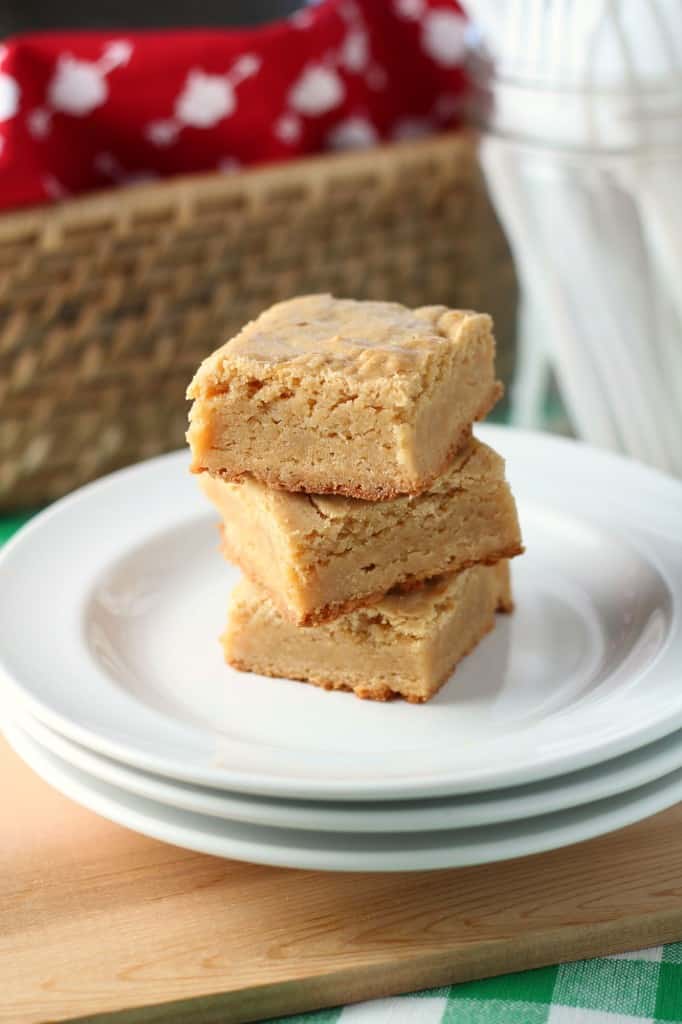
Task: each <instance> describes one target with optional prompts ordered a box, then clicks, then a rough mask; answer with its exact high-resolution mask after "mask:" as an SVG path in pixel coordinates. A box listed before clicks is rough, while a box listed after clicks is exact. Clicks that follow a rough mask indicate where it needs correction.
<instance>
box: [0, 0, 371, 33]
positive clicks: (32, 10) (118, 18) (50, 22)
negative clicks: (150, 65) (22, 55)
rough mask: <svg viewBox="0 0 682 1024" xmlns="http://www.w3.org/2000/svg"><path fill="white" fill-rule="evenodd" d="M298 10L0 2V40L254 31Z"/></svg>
mask: <svg viewBox="0 0 682 1024" xmlns="http://www.w3.org/2000/svg"><path fill="white" fill-rule="evenodd" d="M379 2H381V0H379ZM302 6H303V3H302V0H191V2H188V0H57V2H55V0H0V37H2V36H8V35H15V34H16V33H18V32H35V31H38V30H47V29H70V28H96V29H126V28H160V27H164V28H165V27H168V28H171V27H174V26H201V25H226V26H227V25H253V24H256V23H258V22H260V21H269V20H272V19H274V18H282V17H285V16H286V15H287V14H290V13H291V12H292V11H295V10H296V9H297V8H298V7H302Z"/></svg>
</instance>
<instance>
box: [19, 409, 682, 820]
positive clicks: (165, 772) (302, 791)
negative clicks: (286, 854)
mask: <svg viewBox="0 0 682 1024" xmlns="http://www.w3.org/2000/svg"><path fill="white" fill-rule="evenodd" d="M480 434H481V435H482V439H483V440H484V441H486V440H487V441H491V443H493V445H496V444H497V443H498V440H497V439H499V440H500V442H501V446H502V448H503V450H504V438H505V437H506V438H509V437H511V436H512V435H513V436H514V437H515V438H517V439H518V441H519V443H521V444H524V445H528V444H531V445H535V446H538V445H540V446H542V445H549V446H550V447H555V446H560V447H564V448H565V449H566V450H571V451H573V452H575V451H576V449H578V448H579V449H580V451H581V452H582V453H583V454H585V455H589V456H590V457H591V458H594V459H597V460H598V461H600V462H602V463H604V464H609V465H611V464H616V465H618V466H619V467H621V468H622V469H624V470H625V471H626V472H628V473H632V472H635V473H637V474H641V475H642V476H643V477H644V478H646V479H647V480H648V481H649V482H651V483H653V484H656V485H658V486H664V487H666V488H668V489H670V488H671V487H672V488H673V489H674V490H675V492H676V497H677V498H678V500H682V484H681V483H680V482H679V481H677V480H675V479H674V478H672V477H669V476H667V475H666V474H664V473H661V472H660V471H658V470H655V469H652V468H651V467H648V466H642V465H640V464H637V463H634V461H633V460H631V459H628V458H627V457H624V456H621V455H618V454H615V453H612V452H607V451H603V450H599V449H595V448H592V447H591V446H589V445H586V444H584V443H583V442H578V441H575V440H573V439H570V438H564V437H558V436H556V435H551V434H543V433H539V432H532V431H527V430H518V429H516V428H513V427H506V426H500V425H490V424H488V425H485V426H484V427H483V429H482V430H480ZM187 458H188V456H187V452H186V451H185V450H184V449H181V450H180V451H178V452H171V453H166V454H164V455H160V456H156V457H154V458H153V459H150V460H147V461H145V462H141V463H137V464H135V465H133V466H128V467H124V468H123V469H120V470H117V471H115V472H114V473H112V474H109V475H107V476H105V477H102V478H101V479H99V480H97V481H93V482H91V483H89V484H86V485H85V486H84V487H82V488H80V489H79V490H77V491H75V492H73V493H72V494H70V495H67V496H66V497H64V498H62V499H60V500H59V501H57V502H55V503H54V505H51V506H50V507H48V508H47V509H45V510H44V511H43V512H41V513H39V514H38V515H37V516H36V517H35V518H34V519H32V520H31V521H30V522H29V523H27V524H26V525H25V526H24V527H23V528H22V529H21V530H19V531H18V533H17V534H16V536H15V537H14V538H12V539H11V540H10V541H9V542H8V543H7V544H6V545H5V546H4V547H3V549H2V551H1V552H0V570H1V569H2V568H3V567H4V564H5V561H6V560H7V559H8V558H9V557H11V556H12V554H13V552H14V550H15V549H16V548H17V547H18V546H19V545H21V544H25V543H26V540H27V538H30V535H31V533H32V532H33V531H34V530H37V529H40V528H41V527H42V526H44V525H45V524H46V522H48V521H49V520H50V519H51V518H52V517H53V516H56V515H58V514H60V513H61V512H63V511H64V509H65V508H66V509H68V507H69V506H70V505H72V504H73V503H76V502H79V501H80V500H81V499H82V498H83V497H84V496H87V495H89V494H92V493H93V492H97V491H98V490H100V489H103V488H105V487H107V486H109V485H111V483H112V482H118V481H120V480H121V479H125V478H127V477H134V476H135V475H137V474H141V473H145V472H149V471H150V470H151V469H152V468H154V467H157V466H160V465H162V464H163V463H166V462H172V461H174V460H176V461H178V462H180V461H186V460H187ZM512 485H513V480H512ZM628 540H629V538H628ZM658 568H659V570H660V571H661V573H662V576H663V579H664V580H665V581H666V583H667V582H668V577H667V575H666V573H665V571H664V569H663V567H661V566H660V565H659V566H658ZM673 630H677V632H678V633H679V609H678V608H676V607H674V608H673V622H672V623H671V631H670V632H671V634H672V632H673ZM0 676H1V677H2V682H3V683H4V684H5V685H6V686H7V687H8V689H9V691H10V692H11V693H12V695H13V697H14V698H15V699H16V700H17V701H18V702H20V703H21V702H23V703H24V704H25V705H26V707H27V709H28V710H29V713H31V714H32V715H34V717H36V718H37V719H39V720H40V721H42V722H44V723H45V724H46V725H47V726H48V727H49V728H51V729H52V730H53V731H55V732H57V733H61V734H62V735H64V736H66V737H67V738H69V739H72V740H74V741H75V742H77V743H80V744H81V745H82V746H85V747H88V748H90V749H92V750H94V751H97V752H98V753H101V754H103V755H105V756H108V757H111V758H113V759H114V760H118V761H121V762H124V763H126V764H130V765H134V766H135V767H138V768H141V769H143V770H145V771H150V772H153V773H155V774H158V775H162V776H167V777H168V778H174V779H178V780H180V781H185V782H190V783H195V784H199V785H211V786H213V787H217V788H229V789H233V790H234V791H235V792H243V793H250V794H253V795H262V796H268V797H270V796H272V797H277V796H283V797H290V798H294V799H322V800H349V799H351V800H353V799H357V800H360V799H373V798H376V799H382V800H386V801H389V800H401V799H409V798H418V797H420V796H423V797H427V796H428V797H438V796H454V795H459V794H462V795H463V794H465V793H475V792H483V791H485V790H489V789H491V788H507V787H510V786H517V785H523V784H525V783H528V782H532V781H537V780H540V779H542V780H548V779H552V778H555V777H557V776H559V775H562V774H565V773H567V772H569V771H573V770H581V769H582V768H586V767H589V766H590V765H593V764H597V763H599V762H601V761H604V760H606V759H610V758H613V757H617V756H620V755H621V754H625V753H627V752H629V751H631V750H634V749H637V748H638V747H641V746H644V745H645V744H647V743H650V742H654V741H656V740H658V739H661V738H662V737H664V736H666V735H668V734H669V733H670V732H674V731H675V730H676V729H678V728H680V726H682V704H681V705H680V708H679V709H678V711H677V712H676V713H675V714H670V715H669V716H668V717H667V718H665V719H662V720H657V721H655V722H653V723H652V724H650V725H649V726H648V727H644V728H640V729H639V730H635V731H632V732H630V733H628V734H627V735H625V736H618V737H613V738H610V739H606V740H604V741H602V743H601V744H595V745H593V746H592V747H590V748H587V749H583V750H579V751H573V752H569V753H564V754H563V755H562V754H559V755H557V756H555V757H554V758H553V760H552V762H551V764H547V763H545V764H544V765H543V767H542V769H541V770H540V771H539V770H538V767H537V766H532V765H531V766H529V767H527V768H525V769H524V768H520V769H519V768H517V769H516V770H513V771H510V772H508V773H506V774H505V775H504V776H503V777H502V778H499V777H497V778H496V777H494V776H492V775H486V776H484V777H482V778H479V779H478V780H473V781H471V780H470V781H469V782H468V783H467V785H466V786H463V785H462V784H461V783H459V784H458V782H457V780H453V779H452V778H446V779H441V780H440V781H435V780H433V779H431V778H427V779H419V780H416V781H415V780H412V781H411V782H410V783H406V782H405V780H396V779H392V780H389V784H388V785H386V784H385V783H384V784H381V785H377V784H375V783H371V782H370V783H368V784H366V785H360V783H359V780H357V779H354V780H351V783H350V786H349V784H348V783H347V782H346V781H345V780H331V779H326V780H325V781H324V783H323V784H315V783H312V782H311V781H310V779H304V778H301V777H300V776H299V777H297V776H293V775H290V776H288V777H280V776H274V775H272V774H258V773H257V772H255V771H249V772H247V773H239V772H237V771H235V770H234V769H226V768H225V767H224V766H221V767H220V768H216V767H215V766H212V767H206V766H205V765H194V766H193V767H192V768H191V769H189V770H188V769H187V768H186V767H185V766H181V765H178V764H177V763H174V762H173V760H172V759H169V756H168V755H166V756H164V755H163V754H162V755H158V754H150V753H149V752H148V751H144V750H138V749H132V748H131V747H130V746H126V745H125V744H122V743H121V742H119V741H118V740H117V739H111V738H109V737H107V736H102V735H100V734H98V733H96V732H94V731H93V730H92V729H91V728H90V729H88V728H86V727H84V726H83V725H81V724H80V723H78V722H74V721H71V720H70V719H68V718H66V717H64V716H63V715H62V714H60V713H59V712H58V711H55V710H53V709H52V708H51V707H50V706H48V705H47V704H46V703H45V702H44V701H42V700H41V699H40V698H39V697H37V696H36V695H35V694H33V693H31V692H30V691H29V690H27V689H26V688H25V686H22V684H21V682H19V681H18V680H16V679H13V678H12V677H11V675H9V673H8V672H7V670H6V668H3V665H2V654H1V653H0Z"/></svg>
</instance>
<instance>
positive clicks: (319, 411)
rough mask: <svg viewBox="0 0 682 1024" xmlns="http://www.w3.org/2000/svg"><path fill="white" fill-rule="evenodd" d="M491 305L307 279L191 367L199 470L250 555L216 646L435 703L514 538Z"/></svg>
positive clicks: (246, 665)
mask: <svg viewBox="0 0 682 1024" xmlns="http://www.w3.org/2000/svg"><path fill="white" fill-rule="evenodd" d="M494 364H495V342H494V338H493V334H492V324H491V321H490V318H489V317H488V316H486V315H484V314H479V313H473V312H469V311H462V310H452V309H447V308H446V307H444V306H426V307H422V308H420V309H414V310H411V309H407V308H406V307H405V306H401V305H399V304H398V303H392V302H369V301H356V300H353V299H335V298H333V297H332V296H330V295H308V296H302V297H299V298H295V299H291V300H289V301H287V302H282V303H279V304H278V305H276V306H273V307H272V308H271V309H269V310H267V311H266V312H265V313H263V314H262V315H261V316H260V317H258V319H257V320H255V321H253V322H252V323H249V324H247V326H246V327H244V329H243V330H242V331H241V332H240V333H239V334H238V335H237V336H236V337H235V338H233V339H232V340H231V341H229V342H227V344H225V345H223V346H222V348H219V349H218V350H217V351H216V352H214V353H213V354H212V355H211V356H209V357H208V358H207V359H206V360H205V361H204V362H203V363H202V364H201V366H200V367H199V370H198V371H197V373H196V375H195V377H194V380H193V381H192V383H191V385H190V388H189V391H188V397H189V398H191V399H193V400H194V401H193V406H192V409H191V412H190V428H189V432H188V441H189V444H190V446H191V449H192V469H193V471H195V472H197V473H200V474H201V477H200V483H201V486H202V489H203V491H204V493H205V495H206V497H207V498H208V499H209V500H210V501H211V502H213V504H214V505H215V507H216V508H217V510H218V512H219V513H220V516H221V537H222V550H223V552H224V554H225V555H226V557H227V558H228V559H230V560H231V561H233V562H235V563H236V564H237V565H238V566H239V567H240V568H241V569H242V572H243V573H244V578H243V579H242V581H241V582H240V583H239V584H238V586H237V587H236V589H235V591H234V592H233V594H232V598H231V603H230V608H229V613H228V624H227V630H226V632H225V634H224V636H223V637H222V643H223V647H224V651H225V657H226V659H227V661H228V662H230V663H231V664H232V665H234V666H236V667H237V668H239V669H243V670H246V671H251V672H259V673H262V674H265V675H270V676H281V677H285V678H289V679H300V680H305V681H307V682H310V683H315V684H316V685H318V686H323V687H325V688H328V689H347V690H353V691H354V692H355V693H356V694H357V695H358V696H359V697H364V698H369V699H372V700H387V699H389V698H391V697H394V696H397V695H399V696H402V697H405V698H406V699H407V700H409V701H425V700H428V699H429V698H430V697H432V696H433V695H434V694H435V693H436V692H437V691H438V689H439V688H440V687H441V686H442V684H443V683H444V682H445V681H446V680H447V678H448V676H449V675H450V673H451V671H452V669H453V668H454V666H455V665H456V664H457V662H458V661H459V660H460V659H461V658H462V657H463V656H464V655H465V654H467V653H468V652H469V651H470V650H471V649H472V648H473V647H474V646H475V645H476V644H477V643H478V641H479V640H480V639H481V637H483V636H484V635H485V634H486V633H487V632H488V631H489V630H490V629H491V628H492V627H493V625H494V621H495V612H496V611H498V610H500V611H509V610H511V607H512V599H511V591H510V583H509V568H508V559H509V558H512V557H513V556H514V555H517V554H519V553H520V552H521V551H522V550H523V549H522V545H521V536H520V531H519V524H518V518H517V514H516V507H515V504H514V499H513V497H512V494H511V491H510V489H509V486H508V484H507V482H506V480H505V476H504V463H503V460H502V459H501V458H500V456H499V455H497V454H496V453H495V452H494V451H492V449H490V448H489V447H488V446H487V445H485V444H482V443H481V442H480V441H477V440H476V439H475V438H474V437H473V435H472V431H471V427H472V423H473V422H474V420H479V419H482V418H483V417H484V416H485V414H486V413H487V412H488V411H489V409H490V408H491V407H492V406H493V405H494V403H495V402H496V400H497V398H498V397H499V394H500V391H501V388H500V385H499V383H498V382H497V381H496V379H495V365H494Z"/></svg>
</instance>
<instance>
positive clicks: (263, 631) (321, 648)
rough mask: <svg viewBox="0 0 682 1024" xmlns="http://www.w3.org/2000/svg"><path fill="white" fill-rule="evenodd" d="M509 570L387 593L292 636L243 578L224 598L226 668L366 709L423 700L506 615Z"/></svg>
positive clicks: (487, 569)
mask: <svg viewBox="0 0 682 1024" xmlns="http://www.w3.org/2000/svg"><path fill="white" fill-rule="evenodd" d="M511 609H512V598H511V588H510V581H509V564H508V562H504V561H503V562H498V563H497V565H494V566H484V565H476V566H473V567H472V568H471V569H464V570H463V571H462V572H460V573H451V574H449V575H447V576H441V577H436V578H435V579H433V580H429V581H428V582H426V583H425V584H424V585H423V586H422V587H420V588H419V589H416V590H412V591H409V592H406V593H392V594H388V595H386V597H384V599H383V600H382V601H381V602H380V603H379V604H377V605H374V606H373V607H371V608H360V609H357V610H356V611H352V612H349V613H348V614H346V615H342V616H341V617H340V618H338V619H334V621H333V622H327V623H325V624H324V625H321V626H311V628H310V629H298V628H297V627H296V626H294V625H293V624H292V623H291V622H289V621H288V620H287V619H284V618H283V617H282V616H281V615H280V614H279V612H278V611H277V609H276V608H275V605H274V604H273V603H272V601H271V600H270V599H269V597H268V595H267V594H266V593H265V591H264V590H262V589H261V588H260V587H258V586H257V585H256V584H255V583H252V582H251V581H250V580H248V579H246V578H244V579H242V580H241V582H240V583H239V584H238V585H237V587H236V588H235V590H234V591H233V593H232V598H231V603H230V610H229V616H228V624H227V630H226V632H225V634H224V636H223V637H222V643H223V649H224V652H225V660H226V661H228V662H229V663H230V664H231V665H233V666H234V667H235V668H238V669H243V670H245V671H248V672H258V673H260V674H262V675H267V676H281V677H283V678H287V679H300V680H303V681H305V682H309V683H314V684H315V685H316V686H322V687H324V688H325V689H328V690H353V691H354V692H355V694H356V695H357V696H358V697H363V698H366V699H368V700H390V698H392V697H395V696H401V697H404V698H405V699H406V700H408V701H411V702H413V703H421V702H423V701H426V700H429V699H430V698H431V697H433V695H434V694H435V693H437V692H438V690H439V689H440V687H441V686H442V685H443V683H444V682H445V681H446V680H447V679H448V677H449V675H450V673H451V672H452V670H453V669H454V667H455V665H456V664H457V662H458V661H460V660H461V659H462V658H463V657H464V655H465V654H468V653H469V651H471V650H472V648H473V647H475V646H476V644H477V643H478V641H479V640H480V639H481V638H482V637H483V636H485V634H486V633H488V632H489V631H490V630H491V629H492V628H493V625H494V622H495V611H497V610H499V611H511Z"/></svg>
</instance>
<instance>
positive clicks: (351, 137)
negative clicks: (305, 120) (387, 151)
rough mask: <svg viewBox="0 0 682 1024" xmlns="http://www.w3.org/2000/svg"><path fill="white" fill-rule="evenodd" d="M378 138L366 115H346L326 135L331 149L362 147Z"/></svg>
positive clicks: (371, 144)
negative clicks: (346, 116)
mask: <svg viewBox="0 0 682 1024" xmlns="http://www.w3.org/2000/svg"><path fill="white" fill-rule="evenodd" d="M377 140H378V136H377V133H376V129H375V128H374V125H373V124H372V122H371V121H368V120H367V118H366V117H348V118H346V119H345V120H344V121H340V122H339V124H337V125H336V127H335V128H333V129H332V131H331V132H330V133H329V135H328V136H327V143H328V144H329V145H330V146H331V148H332V149H364V148H366V147H367V146H373V145H374V144H375V143H376V142H377Z"/></svg>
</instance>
